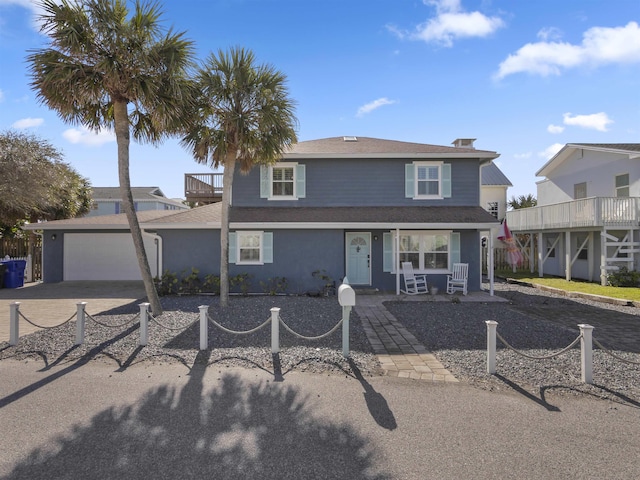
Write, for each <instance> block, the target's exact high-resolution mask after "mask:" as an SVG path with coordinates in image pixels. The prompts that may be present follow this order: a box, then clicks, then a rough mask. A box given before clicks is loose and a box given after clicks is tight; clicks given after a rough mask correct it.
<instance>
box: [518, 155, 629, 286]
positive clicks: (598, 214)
mask: <svg viewBox="0 0 640 480" xmlns="http://www.w3.org/2000/svg"><path fill="white" fill-rule="evenodd" d="M639 159H640V144H637V143H632V144H596V143H569V144H567V145H565V146H564V147H563V148H562V149H561V150H560V151H559V152H558V153H557V154H556V155H555V156H554V157H553V158H551V159H550V160H549V161H548V162H547V163H546V164H545V165H543V167H542V168H541V169H540V170H538V172H536V176H542V177H545V178H544V179H543V180H541V181H539V182H538V183H537V199H538V205H537V206H536V207H533V208H526V209H520V210H514V211H510V212H507V223H508V225H509V228H510V229H511V231H512V233H523V234H529V236H528V237H529V238H531V239H533V240H534V241H535V242H537V249H536V250H537V252H538V254H537V258H533V255H530V256H529V262H530V264H531V268H532V271H533V269H534V267H535V266H536V265H537V269H538V274H539V275H540V276H542V275H544V274H550V275H558V276H563V277H565V278H566V279H567V280H570V279H571V278H578V279H585V280H589V281H599V282H601V283H602V284H603V285H604V284H606V276H607V274H608V273H609V272H612V271H616V270H618V269H619V268H620V267H626V268H628V269H629V270H637V269H638V265H639V260H640V255H638V254H639V253H640V204H639V203H638V201H639V200H640V162H638V160H639ZM533 250H534V249H528V251H529V252H533Z"/></svg>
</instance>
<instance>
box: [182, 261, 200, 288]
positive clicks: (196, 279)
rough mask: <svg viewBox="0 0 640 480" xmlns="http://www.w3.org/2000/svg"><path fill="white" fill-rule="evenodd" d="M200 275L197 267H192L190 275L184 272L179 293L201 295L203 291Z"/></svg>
mask: <svg viewBox="0 0 640 480" xmlns="http://www.w3.org/2000/svg"><path fill="white" fill-rule="evenodd" d="M199 274H200V271H199V270H198V269H197V268H195V267H191V273H189V274H187V273H186V271H183V272H182V279H181V280H180V287H179V289H178V290H179V292H180V293H200V292H201V291H202V288H201V285H202V282H201V281H200V276H199Z"/></svg>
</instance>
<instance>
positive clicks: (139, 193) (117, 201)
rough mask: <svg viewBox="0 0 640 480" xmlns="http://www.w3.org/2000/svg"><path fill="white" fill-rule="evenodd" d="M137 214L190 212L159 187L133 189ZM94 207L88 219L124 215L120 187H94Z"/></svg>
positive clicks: (186, 206)
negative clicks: (147, 211)
mask: <svg viewBox="0 0 640 480" xmlns="http://www.w3.org/2000/svg"><path fill="white" fill-rule="evenodd" d="M131 193H132V194H133V203H134V207H135V209H136V212H143V211H145V210H175V211H176V212H177V211H180V210H188V209H189V206H188V205H185V204H183V203H182V202H181V201H180V200H174V199H171V198H167V197H165V195H164V193H162V190H160V188H158V187H131ZM92 197H93V205H92V209H91V211H90V212H89V213H87V215H85V216H87V217H95V216H98V215H113V214H117V213H124V211H123V210H122V201H121V196H120V188H119V187H93V188H92Z"/></svg>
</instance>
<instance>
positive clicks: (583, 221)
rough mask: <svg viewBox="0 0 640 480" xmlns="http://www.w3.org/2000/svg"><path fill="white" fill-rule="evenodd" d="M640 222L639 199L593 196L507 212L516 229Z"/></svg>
mask: <svg viewBox="0 0 640 480" xmlns="http://www.w3.org/2000/svg"><path fill="white" fill-rule="evenodd" d="M639 223H640V215H639V212H638V198H637V197H630V198H619V197H592V198H583V199H580V200H573V201H570V202H563V203H556V204H554V205H544V206H540V207H531V208H522V209H518V210H512V211H510V212H507V224H508V225H509V229H510V230H511V231H513V232H527V231H532V230H555V229H565V228H580V227H609V228H612V227H623V228H624V227H634V226H638V224H639Z"/></svg>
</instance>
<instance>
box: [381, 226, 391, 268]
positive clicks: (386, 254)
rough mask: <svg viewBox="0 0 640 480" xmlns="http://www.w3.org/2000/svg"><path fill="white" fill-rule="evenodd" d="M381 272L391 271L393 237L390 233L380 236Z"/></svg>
mask: <svg viewBox="0 0 640 480" xmlns="http://www.w3.org/2000/svg"><path fill="white" fill-rule="evenodd" d="M382 271H383V272H392V271H393V235H392V234H391V233H383V234H382Z"/></svg>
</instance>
